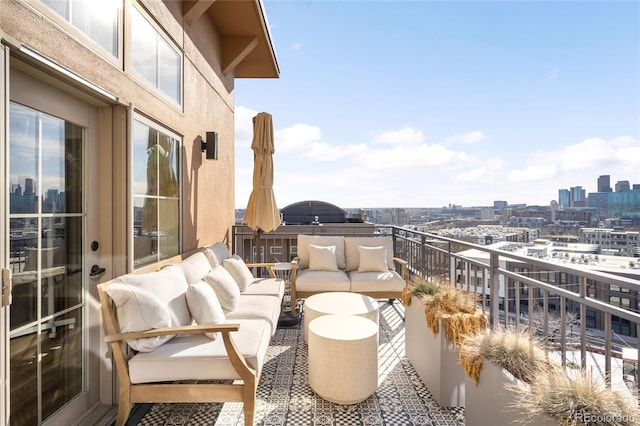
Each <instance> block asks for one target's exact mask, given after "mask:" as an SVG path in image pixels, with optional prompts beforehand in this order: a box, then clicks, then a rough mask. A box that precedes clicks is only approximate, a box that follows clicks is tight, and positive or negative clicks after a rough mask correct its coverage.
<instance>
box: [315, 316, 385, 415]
mask: <svg viewBox="0 0 640 426" xmlns="http://www.w3.org/2000/svg"><path fill="white" fill-rule="evenodd" d="M308 362H309V385H310V386H311V388H312V389H313V390H314V391H315V392H316V393H317V394H318V395H319V396H320V397H322V398H324V399H326V400H327V401H330V402H334V403H336V404H344V405H346V404H355V403H357V402H360V401H364V400H365V399H367V398H369V397H370V396H371V395H372V394H373V393H374V392H375V391H376V389H377V388H378V324H376V323H375V322H373V321H371V320H369V319H367V318H363V317H359V316H353V315H324V316H321V317H318V318H316V319H314V320H313V321H311V323H310V324H309V357H308Z"/></svg>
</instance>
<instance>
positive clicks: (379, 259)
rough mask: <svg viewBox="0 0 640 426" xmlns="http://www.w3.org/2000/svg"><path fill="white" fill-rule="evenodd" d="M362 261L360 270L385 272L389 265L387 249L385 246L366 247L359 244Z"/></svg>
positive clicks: (359, 266)
mask: <svg viewBox="0 0 640 426" xmlns="http://www.w3.org/2000/svg"><path fill="white" fill-rule="evenodd" d="M358 251H359V252H360V263H359V265H358V272H385V271H388V270H389V268H388V267H387V249H386V248H384V246H378V247H366V246H358Z"/></svg>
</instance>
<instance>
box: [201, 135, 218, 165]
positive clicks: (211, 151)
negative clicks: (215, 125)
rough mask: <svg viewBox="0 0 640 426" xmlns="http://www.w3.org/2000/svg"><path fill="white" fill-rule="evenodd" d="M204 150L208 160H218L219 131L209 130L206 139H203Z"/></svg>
mask: <svg viewBox="0 0 640 426" xmlns="http://www.w3.org/2000/svg"><path fill="white" fill-rule="evenodd" d="M201 149H202V152H206V153H207V154H206V159H207V160H217V159H218V133H217V132H207V138H206V140H203V141H202V147H201Z"/></svg>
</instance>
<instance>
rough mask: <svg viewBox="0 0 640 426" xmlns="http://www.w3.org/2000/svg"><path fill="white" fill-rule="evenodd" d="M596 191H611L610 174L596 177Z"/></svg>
mask: <svg viewBox="0 0 640 426" xmlns="http://www.w3.org/2000/svg"><path fill="white" fill-rule="evenodd" d="M598 192H611V176H609V175H602V176H600V177H598Z"/></svg>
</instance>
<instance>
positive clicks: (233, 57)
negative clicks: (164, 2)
mask: <svg viewBox="0 0 640 426" xmlns="http://www.w3.org/2000/svg"><path fill="white" fill-rule="evenodd" d="M182 14H183V19H184V21H185V24H186V25H190V24H191V23H193V22H195V21H196V20H197V19H200V18H201V17H203V16H207V17H208V18H209V20H210V21H211V22H212V23H213V25H214V26H215V29H216V31H217V32H218V34H219V35H220V39H221V42H222V69H223V73H224V74H229V73H230V72H233V73H234V77H235V78H278V77H279V76H280V68H279V67H278V60H277V58H276V54H275V50H274V48H273V43H272V41H271V33H270V31H269V25H268V23H267V17H266V14H265V12H264V6H263V4H262V0H187V1H184V2H183V3H182Z"/></svg>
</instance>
